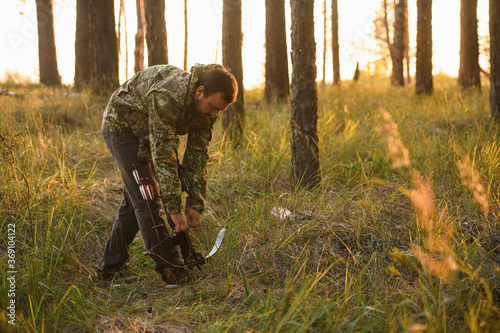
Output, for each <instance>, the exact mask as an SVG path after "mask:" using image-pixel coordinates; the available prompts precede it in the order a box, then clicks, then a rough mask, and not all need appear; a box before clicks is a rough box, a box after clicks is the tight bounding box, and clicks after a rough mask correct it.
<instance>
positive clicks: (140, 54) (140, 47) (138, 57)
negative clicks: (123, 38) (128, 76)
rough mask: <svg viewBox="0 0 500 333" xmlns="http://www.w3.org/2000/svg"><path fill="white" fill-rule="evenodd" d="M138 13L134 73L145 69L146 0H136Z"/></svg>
mask: <svg viewBox="0 0 500 333" xmlns="http://www.w3.org/2000/svg"><path fill="white" fill-rule="evenodd" d="M136 8H137V9H136V11H137V33H136V34H135V50H134V58H135V64H134V72H135V73H137V72H139V71H140V70H142V69H144V35H145V33H146V31H145V30H146V22H145V17H144V0H136Z"/></svg>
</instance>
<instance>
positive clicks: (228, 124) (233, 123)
mask: <svg viewBox="0 0 500 333" xmlns="http://www.w3.org/2000/svg"><path fill="white" fill-rule="evenodd" d="M242 42H243V33H242V31H241V0H224V3H223V9H222V63H223V65H224V67H226V68H228V69H229V70H231V73H233V75H234V77H235V79H236V81H237V82H238V98H237V100H236V102H234V103H233V104H231V105H230V106H229V107H228V108H227V110H226V111H225V112H223V114H222V115H223V116H222V120H223V121H222V123H223V127H224V130H225V131H226V132H227V133H228V134H229V139H230V140H231V142H232V144H233V146H234V147H237V146H239V144H240V143H241V139H242V137H243V128H244V124H245V101H244V94H243V92H244V89H243V60H242V55H241V49H242Z"/></svg>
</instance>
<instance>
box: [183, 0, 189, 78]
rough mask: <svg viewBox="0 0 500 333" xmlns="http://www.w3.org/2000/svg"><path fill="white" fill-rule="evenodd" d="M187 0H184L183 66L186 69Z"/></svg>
mask: <svg viewBox="0 0 500 333" xmlns="http://www.w3.org/2000/svg"><path fill="white" fill-rule="evenodd" d="M187 6H188V0H184V62H183V68H184V70H185V71H187V69H188V65H187V61H188V7H187Z"/></svg>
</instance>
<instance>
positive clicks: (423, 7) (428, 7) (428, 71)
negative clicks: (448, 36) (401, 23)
mask: <svg viewBox="0 0 500 333" xmlns="http://www.w3.org/2000/svg"><path fill="white" fill-rule="evenodd" d="M415 80H416V83H415V92H416V93H417V94H428V95H431V94H432V92H433V90H434V88H433V78H432V0H417V72H416V78H415Z"/></svg>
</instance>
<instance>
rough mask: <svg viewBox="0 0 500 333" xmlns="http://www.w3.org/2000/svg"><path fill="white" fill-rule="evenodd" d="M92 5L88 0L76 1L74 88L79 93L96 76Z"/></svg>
mask: <svg viewBox="0 0 500 333" xmlns="http://www.w3.org/2000/svg"><path fill="white" fill-rule="evenodd" d="M91 8H92V3H91V2H90V1H87V0H77V1H76V33H75V80H74V88H75V89H76V90H78V91H81V90H83V89H84V88H85V87H87V86H89V85H90V81H91V78H92V77H93V76H94V65H93V59H94V56H93V51H92V47H91V45H92V29H91V22H92V21H91Z"/></svg>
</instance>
